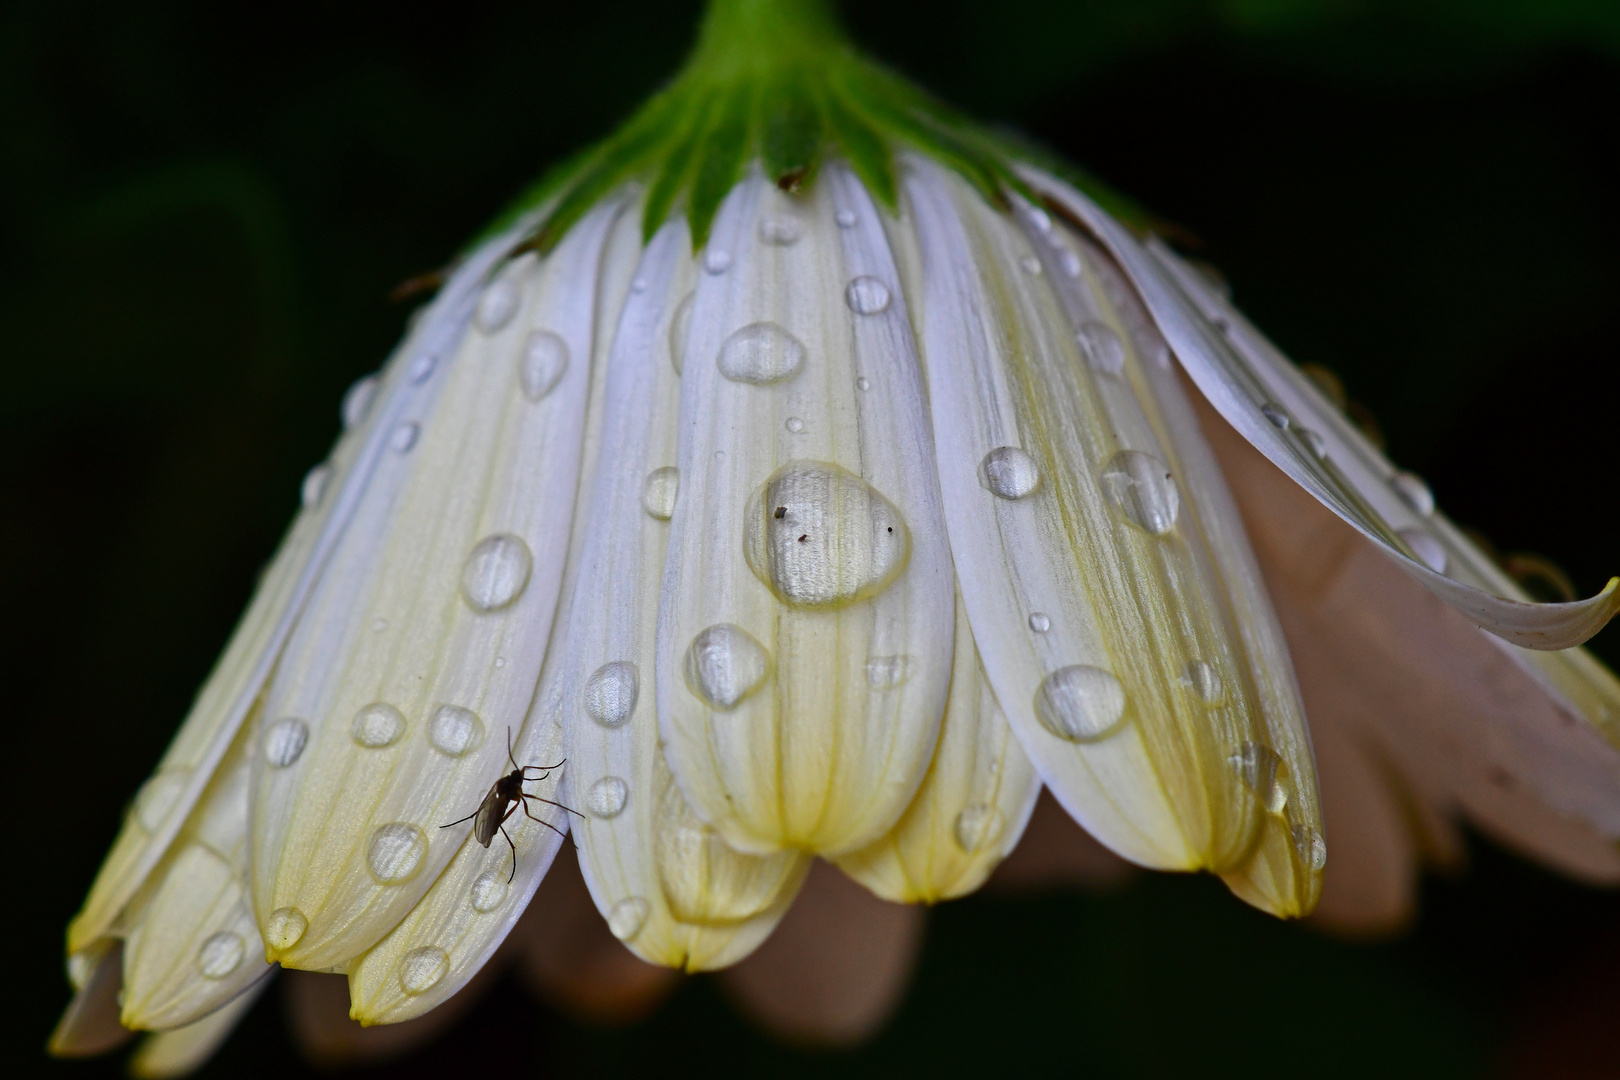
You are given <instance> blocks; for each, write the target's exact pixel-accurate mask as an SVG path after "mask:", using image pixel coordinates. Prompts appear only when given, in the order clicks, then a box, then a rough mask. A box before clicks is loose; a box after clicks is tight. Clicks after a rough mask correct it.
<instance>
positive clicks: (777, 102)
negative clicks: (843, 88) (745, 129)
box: [759, 72, 823, 192]
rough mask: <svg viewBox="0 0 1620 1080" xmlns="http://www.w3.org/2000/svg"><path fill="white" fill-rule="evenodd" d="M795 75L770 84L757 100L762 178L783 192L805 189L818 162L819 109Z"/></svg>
mask: <svg viewBox="0 0 1620 1080" xmlns="http://www.w3.org/2000/svg"><path fill="white" fill-rule="evenodd" d="M794 75H797V72H793V73H790V74H789V76H788V77H785V78H781V79H778V80H776V81H775V82H773V83H772V84H771V85H770V86H769V87H767V88H766V90H765V93H764V94H763V95H761V97H760V110H759V113H760V123H759V127H760V136H759V156H760V160H761V162H762V163H763V164H764V166H765V175H766V176H768V177H770V178H771V179H772V180H773V181H775V182H776V186H777V187H779V188H781V189H782V190H783V191H788V192H794V191H798V190H799V189H800V188H801V187H808V186H809V184H810V183H811V181H812V180H814V178H815V171H816V165H817V164H819V162H820V159H821V148H822V139H823V134H822V121H821V107H820V106H819V105H818V104H817V102H816V96H815V93H814V92H813V91H812V89H811V87H810V85H809V84H808V80H805V79H800V78H795V77H793V76H794Z"/></svg>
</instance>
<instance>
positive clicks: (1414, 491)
mask: <svg viewBox="0 0 1620 1080" xmlns="http://www.w3.org/2000/svg"><path fill="white" fill-rule="evenodd" d="M1389 486H1390V487H1392V488H1394V489H1395V494H1397V495H1399V496H1400V497H1401V501H1403V502H1405V503H1406V505H1407V506H1410V507H1411V508H1412V509H1413V510H1415V511H1417V512H1418V514H1419V515H1421V516H1423V517H1428V516H1429V515H1430V514H1432V513H1434V492H1432V491H1430V490H1429V485H1428V484H1425V483H1424V482H1423V477H1421V476H1418V475H1417V474H1416V473H1409V472H1397V473H1395V475H1394V476H1391V477H1390V478H1389Z"/></svg>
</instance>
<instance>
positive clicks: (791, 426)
mask: <svg viewBox="0 0 1620 1080" xmlns="http://www.w3.org/2000/svg"><path fill="white" fill-rule="evenodd" d="M784 426H785V427H786V428H787V429H788V431H790V432H792V433H793V434H794V435H799V434H802V433H803V432H804V421H803V420H800V419H799V418H798V417H797V416H790V417H788V418H787V423H786V424H785V425H784Z"/></svg>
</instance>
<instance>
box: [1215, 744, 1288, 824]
mask: <svg viewBox="0 0 1620 1080" xmlns="http://www.w3.org/2000/svg"><path fill="white" fill-rule="evenodd" d="M1226 763H1227V764H1228V765H1230V766H1232V771H1233V772H1235V773H1237V774H1238V779H1240V780H1242V781H1243V783H1244V785H1245V786H1247V787H1248V788H1249V790H1251V791H1253V792H1254V793H1255V794H1256V795H1258V796H1260V801H1261V803H1263V804H1264V805H1265V808H1266V809H1267V810H1268V811H1270V812H1271V813H1273V814H1280V813H1282V812H1283V808H1284V807H1285V806H1287V805H1288V787H1287V785H1286V784H1284V782H1283V776H1282V774H1283V773H1284V772H1285V771H1286V770H1285V769H1284V767H1283V759H1282V755H1281V754H1279V753H1277V751H1275V750H1273V749H1272V748H1271V747H1269V746H1266V745H1264V744H1263V743H1256V742H1246V743H1244V744H1243V745H1241V746H1239V747H1238V748H1237V752H1236V753H1234V754H1232V755H1230V756H1229V757H1228V758H1227V759H1226Z"/></svg>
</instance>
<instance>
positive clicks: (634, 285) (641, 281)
mask: <svg viewBox="0 0 1620 1080" xmlns="http://www.w3.org/2000/svg"><path fill="white" fill-rule="evenodd" d="M630 291H631V292H633V293H644V292H646V291H647V279H646V278H643V277H638V278H636V279H635V280H634V281H632V282H631V283H630Z"/></svg>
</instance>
